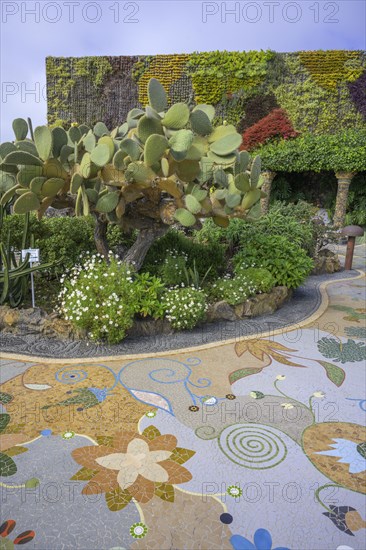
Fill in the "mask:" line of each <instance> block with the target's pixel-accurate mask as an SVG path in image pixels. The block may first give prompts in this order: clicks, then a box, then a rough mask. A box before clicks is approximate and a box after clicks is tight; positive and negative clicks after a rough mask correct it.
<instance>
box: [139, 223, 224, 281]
mask: <svg viewBox="0 0 366 550" xmlns="http://www.w3.org/2000/svg"><path fill="white" fill-rule="evenodd" d="M172 254H174V255H175V256H183V257H186V259H187V264H186V265H187V267H190V268H193V263H194V262H195V265H196V269H197V271H198V272H199V274H200V275H201V276H204V275H205V273H206V272H207V270H208V269H209V268H210V267H211V266H212V269H211V270H210V273H209V279H210V280H214V279H215V278H216V277H217V276H218V275H219V274H220V273H221V272H222V271H223V269H224V267H225V253H224V247H223V246H221V245H220V244H219V243H209V244H208V245H205V244H202V243H198V242H194V240H192V239H189V238H188V237H186V236H185V235H184V233H182V232H181V231H177V230H174V229H171V230H170V231H168V233H167V234H166V235H164V237H161V238H160V239H158V240H157V241H156V242H155V243H154V244H153V245H152V247H151V248H150V250H149V252H148V253H147V255H146V258H145V261H144V265H143V267H142V270H143V271H148V272H149V273H152V274H154V275H159V276H160V275H162V273H161V268H162V266H163V265H164V263H165V260H166V258H169V257H170V256H171V255H172ZM162 276H163V275H162ZM183 281H184V279H183V280H182V282H183Z"/></svg>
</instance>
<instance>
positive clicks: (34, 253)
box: [22, 248, 39, 264]
mask: <svg viewBox="0 0 366 550" xmlns="http://www.w3.org/2000/svg"><path fill="white" fill-rule="evenodd" d="M27 254H29V261H30V263H32V264H34V263H37V262H39V248H25V249H23V250H22V262H24V260H25V258H26V257H27Z"/></svg>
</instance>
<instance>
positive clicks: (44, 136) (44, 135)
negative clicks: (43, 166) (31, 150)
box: [34, 126, 53, 160]
mask: <svg viewBox="0 0 366 550" xmlns="http://www.w3.org/2000/svg"><path fill="white" fill-rule="evenodd" d="M34 143H35V145H36V147H37V151H38V154H39V157H40V158H41V159H42V160H47V159H48V158H49V157H50V155H51V153H52V145H53V138H52V132H51V130H50V129H49V128H48V126H37V128H36V129H35V130H34Z"/></svg>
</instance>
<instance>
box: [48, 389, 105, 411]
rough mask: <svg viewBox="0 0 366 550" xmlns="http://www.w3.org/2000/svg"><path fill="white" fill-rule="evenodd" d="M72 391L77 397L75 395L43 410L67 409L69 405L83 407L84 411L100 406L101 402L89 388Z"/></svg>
mask: <svg viewBox="0 0 366 550" xmlns="http://www.w3.org/2000/svg"><path fill="white" fill-rule="evenodd" d="M72 391H73V392H74V393H76V394H77V395H74V396H73V397H70V398H69V399H65V400H64V401H59V402H58V403H52V404H51V405H44V407H42V409H49V408H51V407H57V406H59V405H61V406H63V407H67V406H68V405H82V406H83V407H84V409H90V407H94V406H95V405H98V404H99V400H98V399H97V397H96V396H95V395H94V393H93V392H91V391H90V390H89V389H88V388H78V389H76V390H72Z"/></svg>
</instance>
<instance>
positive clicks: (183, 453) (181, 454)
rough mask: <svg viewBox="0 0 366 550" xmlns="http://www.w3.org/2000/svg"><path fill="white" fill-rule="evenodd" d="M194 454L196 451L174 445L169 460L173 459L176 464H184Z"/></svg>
mask: <svg viewBox="0 0 366 550" xmlns="http://www.w3.org/2000/svg"><path fill="white" fill-rule="evenodd" d="M195 454H196V451H191V450H190V449H183V447H176V448H175V449H174V450H173V452H172V454H171V455H170V459H169V460H174V462H177V463H178V464H184V463H185V462H187V460H189V459H190V458H192V456H194V455H195Z"/></svg>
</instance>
